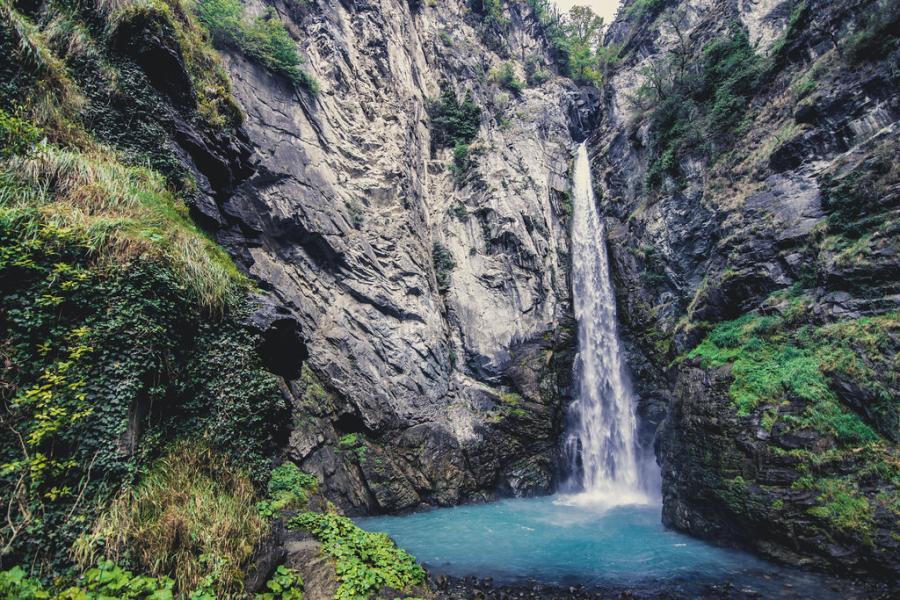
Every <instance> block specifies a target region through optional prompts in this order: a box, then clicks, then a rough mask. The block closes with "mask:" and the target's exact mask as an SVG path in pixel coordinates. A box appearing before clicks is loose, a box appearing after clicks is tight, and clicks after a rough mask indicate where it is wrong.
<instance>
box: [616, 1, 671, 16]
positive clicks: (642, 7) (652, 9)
mask: <svg viewBox="0 0 900 600" xmlns="http://www.w3.org/2000/svg"><path fill="white" fill-rule="evenodd" d="M664 4H665V0H634V2H632V3H631V4H629V5H628V8H626V9H625V15H626V16H627V17H628V18H630V19H643V18H644V17H646V16H648V15H649V16H654V15H656V13H658V12H659V10H660V9H661V8H662V7H663V5H664Z"/></svg>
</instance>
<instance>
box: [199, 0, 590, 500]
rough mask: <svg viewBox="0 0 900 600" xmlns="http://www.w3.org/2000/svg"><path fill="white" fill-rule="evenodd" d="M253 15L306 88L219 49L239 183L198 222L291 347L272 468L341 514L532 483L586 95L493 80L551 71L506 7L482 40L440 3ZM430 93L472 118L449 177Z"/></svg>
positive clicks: (523, 23)
mask: <svg viewBox="0 0 900 600" xmlns="http://www.w3.org/2000/svg"><path fill="white" fill-rule="evenodd" d="M269 6H271V7H272V8H274V9H275V10H276V11H278V13H279V14H280V16H281V17H282V19H283V20H284V21H285V23H286V24H288V27H289V30H290V31H291V33H292V35H294V36H295V38H296V39H297V40H298V43H299V46H300V48H301V54H303V55H304V56H305V57H307V65H305V68H306V69H307V70H308V71H309V72H310V73H311V74H313V75H314V76H315V77H316V79H317V80H318V81H319V82H320V84H321V87H322V89H321V92H320V93H319V94H318V95H316V96H314V95H311V94H309V93H307V92H304V91H297V90H295V89H294V88H293V87H292V86H290V85H289V84H288V83H287V82H286V81H282V80H280V79H279V78H278V77H275V76H273V75H272V74H271V73H269V72H267V71H265V70H263V69H261V68H260V67H258V66H257V65H255V64H254V63H252V62H249V61H248V60H247V59H246V58H245V57H243V56H241V55H239V54H230V55H228V56H227V57H226V58H227V62H228V67H229V72H230V75H231V78H232V81H233V84H234V93H235V96H236V97H237V99H238V100H239V102H240V103H241V104H242V106H243V107H244V109H245V111H246V113H247V117H246V120H245V129H246V132H247V136H248V141H249V143H250V145H251V146H252V147H253V156H252V158H251V162H252V164H253V169H254V174H253V175H252V176H251V177H249V178H248V179H246V180H245V181H244V183H243V184H242V185H241V186H240V187H239V188H238V189H237V190H236V192H235V193H234V194H232V195H230V196H229V197H228V198H227V199H226V200H225V201H224V202H221V203H220V206H219V207H218V210H219V214H213V215H211V216H210V219H211V220H213V221H217V222H218V223H219V224H220V226H219V229H218V233H217V236H218V239H219V240H220V241H221V242H222V243H223V244H225V245H226V247H228V248H229V250H230V251H231V252H232V253H233V254H234V255H236V256H237V257H238V258H239V260H240V261H241V262H242V263H243V265H244V266H245V267H246V269H247V270H248V271H249V273H250V274H251V276H252V277H253V278H254V279H255V280H256V281H258V282H259V284H260V286H261V287H263V288H264V290H265V291H266V292H267V293H269V294H271V295H272V296H273V297H274V298H276V299H277V303H278V304H280V306H281V309H282V310H287V311H288V312H289V313H290V314H291V315H292V317H293V318H294V319H295V320H296V322H297V323H298V325H299V327H298V329H299V331H300V332H301V335H302V337H303V342H304V343H305V346H306V348H308V353H309V358H308V360H307V363H306V364H307V368H306V371H305V372H304V374H303V376H302V377H300V378H297V377H296V373H292V372H291V369H290V363H291V359H292V358H293V359H296V362H295V364H296V365H299V362H300V359H301V358H302V357H300V356H290V355H289V356H281V357H279V358H278V361H277V362H278V365H277V366H278V368H279V369H280V371H281V372H282V373H284V374H286V375H287V378H288V380H289V382H288V383H287V384H286V385H285V393H286V394H287V395H289V396H290V397H291V398H293V402H294V405H295V413H294V428H293V433H292V435H291V441H290V448H289V454H290V456H291V458H292V459H294V460H295V461H297V462H298V463H299V464H300V465H301V466H302V467H303V468H304V469H306V470H309V471H312V472H315V473H317V474H319V475H322V476H324V481H325V485H326V488H327V491H328V492H329V493H330V495H331V496H332V497H333V498H335V499H336V500H337V501H338V502H339V503H340V504H341V505H342V507H343V508H344V509H346V510H348V511H351V512H352V511H357V512H361V511H366V512H369V511H393V510H402V509H409V508H413V507H416V506H418V505H420V504H422V503H429V504H453V503H457V502H461V501H465V500H472V499H479V498H490V497H492V496H494V495H496V494H498V493H500V494H517V495H528V494H535V493H545V492H549V491H550V490H551V489H552V484H553V477H554V472H555V462H556V455H557V453H558V438H559V433H560V427H561V422H562V418H561V417H562V413H563V407H564V405H565V403H566V401H567V398H568V388H569V382H568V379H569V376H570V370H571V361H572V346H573V337H572V330H571V325H572V323H571V320H572V317H571V307H570V297H569V288H568V282H567V265H568V242H567V237H568V236H567V223H566V216H567V204H566V202H567V201H566V198H567V194H568V189H569V185H570V184H569V176H568V168H569V163H570V154H571V151H572V149H573V136H575V137H584V135H586V132H587V131H588V130H589V129H590V126H591V124H592V122H593V118H594V111H595V107H596V100H597V99H596V94H595V93H592V92H590V91H588V90H581V89H579V88H577V87H576V86H574V85H573V84H572V83H571V82H569V81H568V80H567V79H564V78H561V77H553V78H551V79H550V80H549V81H547V82H545V83H543V84H542V85H540V86H537V87H528V88H526V89H524V90H523V91H522V92H521V93H515V92H513V91H510V90H505V89H503V88H502V87H501V86H500V84H499V83H497V82H496V81H495V78H494V76H493V75H492V71H493V70H494V69H496V68H497V67H498V66H499V65H500V64H502V63H503V62H504V61H505V60H510V59H517V58H518V59H521V58H522V57H524V56H538V57H540V58H541V59H542V60H545V61H546V62H547V63H548V64H549V62H550V61H549V59H548V58H547V53H546V51H545V49H544V48H543V46H542V44H543V42H542V38H541V37H540V35H538V34H539V32H537V31H536V30H535V29H534V27H535V23H534V22H533V21H532V20H531V18H530V17H528V16H527V15H525V16H523V13H520V11H523V10H524V9H523V8H522V7H519V6H518V5H514V6H513V7H512V8H510V9H509V12H508V15H507V16H508V17H509V18H510V19H511V25H510V32H509V33H508V35H507V36H505V37H504V38H503V39H494V42H493V46H494V47H495V48H496V49H495V50H488V49H487V43H486V39H487V38H486V36H487V33H485V32H484V31H482V29H483V26H482V24H481V20H480V18H479V16H478V15H476V14H474V13H472V12H471V11H470V10H469V9H468V7H467V3H465V2H461V1H447V2H441V3H440V4H439V6H434V7H429V6H424V7H421V8H419V9H416V10H413V9H411V8H410V4H409V3H407V2H405V1H401V0H382V1H381V2H342V3H321V4H315V5H314V4H309V5H302V6H301V5H298V4H297V3H287V4H282V3H280V2H275V3H272V4H269V3H267V4H266V5H265V6H264V5H263V4H256V5H251V7H250V10H251V11H256V12H261V11H262V10H264V8H265V7H269ZM514 64H516V65H517V66H516V68H517V69H519V76H520V77H523V75H522V72H521V68H522V67H521V62H516V63H514ZM446 88H452V89H453V90H455V91H456V92H457V93H458V94H460V96H462V95H464V94H465V93H471V94H472V97H473V98H474V100H475V102H476V103H477V104H478V105H479V106H481V108H482V119H481V124H480V128H479V131H478V135H477V137H476V139H475V141H474V142H473V144H472V145H471V151H470V152H471V157H472V161H473V167H472V168H470V169H468V171H467V172H466V173H464V174H456V173H454V171H453V170H452V169H451V165H452V164H453V158H452V152H451V150H450V149H444V148H435V147H434V144H433V143H432V134H433V132H432V131H431V130H430V128H429V116H428V110H427V106H428V100H429V98H434V97H437V96H438V95H439V94H440V92H441V91H442V90H443V89H446ZM210 212H211V211H210ZM436 245H440V247H441V248H444V249H446V251H447V252H448V253H449V257H450V258H451V262H452V263H453V264H454V265H455V266H454V267H453V268H452V270H451V271H450V272H449V285H448V286H447V287H446V289H439V286H438V283H437V279H436V273H435V265H434V264H433V250H434V248H435V247H436ZM446 275H447V274H444V276H446ZM273 318H274V317H273ZM273 322H274V321H273ZM292 335H293V332H292V331H289V330H286V329H285V328H284V327H282V330H275V331H273V332H272V333H271V334H270V335H269V338H268V339H272V340H273V341H272V345H273V347H274V348H278V347H279V346H278V344H279V340H282V339H289V338H290V337H291V336H292ZM290 380H292V381H290Z"/></svg>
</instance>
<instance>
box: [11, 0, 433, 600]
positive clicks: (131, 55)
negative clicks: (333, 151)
mask: <svg viewBox="0 0 900 600" xmlns="http://www.w3.org/2000/svg"><path fill="white" fill-rule="evenodd" d="M0 16H2V18H0V78H2V79H0V80H2V84H0V402H2V412H0V490H2V492H0V502H2V510H3V514H4V519H3V522H2V524H0V597H3V598H49V597H54V598H56V597H59V598H101V597H102V598H119V597H121V598H155V599H157V600H159V599H164V598H172V597H173V596H176V597H191V598H194V599H195V600H199V599H211V598H216V597H219V598H228V597H245V596H252V594H251V592H257V591H258V592H259V594H258V595H257V596H256V597H257V598H258V599H261V600H274V599H276V598H278V599H288V598H290V599H295V600H296V599H299V598H302V597H303V587H304V582H303V580H302V578H301V576H300V574H299V570H301V569H305V568H306V565H305V564H303V563H297V561H294V563H292V565H291V566H285V565H284V564H283V563H284V562H285V560H286V558H285V557H284V556H281V557H280V559H278V557H275V558H276V559H277V560H274V561H273V560H272V556H271V555H266V553H265V548H266V547H267V544H271V543H272V540H273V539H280V538H283V537H284V534H283V533H282V534H279V533H278V532H279V531H281V532H283V531H284V528H283V526H280V525H277V523H273V520H276V521H277V520H278V519H280V518H281V515H282V514H283V513H284V511H297V510H301V509H302V510H317V511H326V510H329V508H328V506H327V505H326V503H325V501H324V500H323V499H322V498H321V497H319V496H318V495H317V492H316V490H317V487H318V482H317V481H316V479H315V478H314V477H312V476H310V475H308V474H304V473H302V472H300V471H299V470H298V469H297V467H295V466H294V465H293V464H291V463H289V462H288V463H284V464H283V465H281V466H279V467H277V468H275V469H274V470H273V469H272V467H273V465H274V464H275V463H276V461H277V460H278V459H279V457H280V456H281V450H282V449H283V447H284V444H285V442H286V440H287V424H288V423H289V422H290V416H289V412H290V405H289V403H288V402H287V401H286V400H285V396H284V394H283V392H282V390H281V389H280V387H279V386H280V385H283V383H282V382H283V380H282V379H281V376H290V375H291V374H294V373H299V372H300V367H301V361H302V360H303V359H304V358H305V347H304V346H303V343H302V341H301V340H300V339H299V337H298V333H297V324H296V322H294V321H292V320H291V319H289V318H287V317H285V315H283V314H282V313H280V312H279V310H278V309H277V308H276V307H275V306H274V305H273V304H272V303H271V301H270V300H267V299H266V298H265V297H264V296H262V295H259V294H258V293H257V292H256V291H255V290H254V287H253V285H252V284H251V283H250V282H249V280H248V279H247V278H246V277H245V276H244V275H242V274H241V273H240V272H239V271H238V269H237V268H236V267H235V265H234V264H233V263H232V261H231V258H230V257H229V256H228V255H227V254H226V253H225V252H224V251H223V250H222V249H221V248H220V247H219V246H218V245H217V244H216V243H215V242H213V241H212V240H211V239H210V238H209V237H208V236H207V235H206V234H205V233H204V231H203V230H202V229H201V228H200V227H199V226H198V225H197V219H199V220H200V221H201V222H202V219H203V215H202V212H201V211H199V210H197V205H198V203H199V204H202V203H204V202H215V201H217V200H220V199H221V198H222V197H225V196H227V195H228V194H230V193H231V191H232V190H233V189H234V187H235V186H236V185H238V184H239V183H240V182H241V180H242V179H243V178H244V177H246V176H247V175H248V174H249V173H250V172H251V170H252V169H251V166H250V164H249V162H248V160H247V159H248V156H249V147H248V146H247V145H246V143H245V142H244V134H243V132H242V130H241V129H240V124H241V121H242V118H243V115H242V113H241V110H240V109H239V108H238V106H237V104H236V103H235V101H234V100H233V98H232V97H231V93H230V82H229V79H228V77H227V76H226V74H225V72H224V70H223V69H222V67H221V65H220V58H219V55H218V53H217V51H216V50H214V48H213V46H212V44H213V42H215V43H218V44H220V45H221V46H230V47H232V48H237V49H238V50H240V51H244V52H246V53H247V55H248V56H250V57H251V58H252V59H253V60H256V61H258V62H259V63H260V64H262V65H264V66H265V67H266V68H268V69H269V70H270V71H271V73H272V74H273V76H280V77H285V78H287V80H289V81H291V82H292V83H293V84H296V85H298V86H301V87H303V88H305V89H307V90H308V91H313V88H314V87H315V82H314V81H313V80H312V79H311V78H309V77H308V76H305V75H304V74H303V72H302V71H301V70H300V69H299V67H298V65H299V56H298V55H297V53H296V49H295V46H294V43H293V41H292V40H291V38H290V37H289V36H288V34H287V32H286V30H285V29H284V27H283V25H281V22H280V21H279V20H278V19H277V17H275V16H273V15H272V14H264V15H262V16H253V15H249V14H247V13H245V12H244V9H243V5H242V4H241V3H239V2H231V3H229V2H215V1H213V0H211V1H208V2H199V3H194V2H184V3H182V2H180V1H178V0H171V1H167V2H154V1H149V2H143V1H136V2H79V1H73V2H68V1H63V0H59V1H57V0H49V1H46V2H8V1H7V0H3V2H2V3H0ZM220 38H221V39H220ZM309 514H318V513H309ZM331 518H334V519H337V517H331ZM341 534H342V535H347V536H356V538H357V539H358V541H357V544H358V547H357V548H356V550H353V552H356V551H358V552H360V553H363V556H362V557H358V558H356V559H355V560H356V562H355V563H354V568H353V572H352V573H350V574H341V573H337V572H336V571H335V570H334V568H333V567H331V568H330V570H329V569H326V570H325V573H324V575H323V574H321V573H320V574H319V576H318V577H316V576H314V577H312V580H311V582H310V585H311V588H310V589H312V590H315V589H316V586H317V585H331V584H333V585H334V586H336V587H337V586H339V585H340V583H341V582H342V581H344V579H346V578H348V577H356V578H364V579H365V582H366V583H365V586H363V587H360V584H359V583H356V584H353V585H355V586H356V587H355V588H352V589H354V590H357V589H358V590H361V593H362V594H363V595H370V594H373V593H375V592H377V591H379V590H380V589H381V588H382V587H383V586H385V585H392V586H393V587H394V588H402V587H404V586H405V585H406V584H407V583H408V586H409V587H413V586H414V585H417V584H421V583H422V579H423V576H422V572H421V569H420V568H419V567H418V566H417V565H416V564H415V561H414V560H413V559H412V558H411V557H409V556H408V555H406V554H405V553H402V552H401V551H399V550H397V549H396V548H395V547H393V545H392V544H391V543H390V542H389V541H387V540H386V539H385V540H381V539H379V540H369V539H368V538H365V535H364V534H363V533H362V532H361V531H360V530H358V529H356V528H355V527H354V526H352V524H349V523H348V524H345V525H344V526H343V528H342V530H341ZM291 535H292V536H293V539H296V538H297V537H298V536H299V537H304V536H305V537H306V538H309V539H312V538H311V536H310V534H309V533H303V532H302V531H300V530H298V531H297V532H295V533H292V534H291ZM267 540H268V541H267ZM311 543H312V546H311V547H312V548H313V549H314V550H315V551H318V548H319V547H320V545H319V543H318V542H311ZM367 544H368V545H367ZM369 545H371V546H372V547H373V548H376V547H377V549H378V550H379V551H380V552H383V553H387V554H386V556H390V557H395V558H397V557H399V558H401V559H403V560H405V561H406V563H405V564H407V567H406V570H403V569H400V568H399V567H395V565H373V564H370V563H368V562H366V561H367V559H366V557H365V556H366V554H365V553H366V552H368V551H369ZM353 552H350V554H349V556H352V555H353ZM126 568H127V569H130V570H126ZM407 571H408V572H407ZM404 578H405V579H404ZM322 581H324V582H325V583H324V584H323V583H322ZM347 585H350V584H349V583H348V584H347ZM337 589H340V588H339V587H337ZM420 591H423V590H420ZM345 596H347V594H345ZM351 596H352V594H351ZM313 597H315V595H314V596H313ZM347 597H350V596H347ZM352 597H356V596H352Z"/></svg>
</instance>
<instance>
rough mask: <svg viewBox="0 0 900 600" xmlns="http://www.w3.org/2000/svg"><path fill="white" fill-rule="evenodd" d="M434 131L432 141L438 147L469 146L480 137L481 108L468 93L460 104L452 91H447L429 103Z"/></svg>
mask: <svg viewBox="0 0 900 600" xmlns="http://www.w3.org/2000/svg"><path fill="white" fill-rule="evenodd" d="M428 112H429V114H430V116H431V125H432V129H433V135H432V140H433V143H434V144H435V145H436V146H438V147H451V148H452V147H454V146H459V145H467V144H469V143H471V142H472V140H474V139H475V136H476V135H478V128H479V127H480V126H481V108H479V107H478V105H477V104H475V101H474V100H473V99H472V95H471V94H469V93H467V94H466V97H465V99H464V100H463V101H462V102H460V101H459V98H457V96H456V93H455V92H454V91H453V90H452V89H449V88H448V89H445V90H444V91H443V92H441V95H440V97H438V98H437V99H434V100H431V101H429V103H428Z"/></svg>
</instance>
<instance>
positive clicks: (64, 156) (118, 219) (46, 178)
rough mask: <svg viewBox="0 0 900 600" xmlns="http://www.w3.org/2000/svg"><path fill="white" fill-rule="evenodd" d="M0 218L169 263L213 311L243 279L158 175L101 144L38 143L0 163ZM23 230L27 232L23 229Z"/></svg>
mask: <svg viewBox="0 0 900 600" xmlns="http://www.w3.org/2000/svg"><path fill="white" fill-rule="evenodd" d="M0 218H2V219H4V220H12V219H15V220H17V221H19V222H22V220H23V219H24V221H25V222H29V223H31V225H30V226H26V227H25V229H26V230H27V229H28V228H29V227H33V228H34V229H35V231H36V230H37V228H39V227H40V226H41V225H52V226H54V227H56V228H65V229H68V230H72V231H73V232H74V233H76V234H78V237H80V238H82V239H83V243H84V244H86V245H87V246H88V249H89V250H90V251H91V252H93V253H95V254H96V256H97V257H98V258H99V259H102V260H109V261H111V262H114V263H120V264H124V263H127V262H129V261H130V260H133V259H135V258H137V257H144V258H150V259H154V260H161V261H164V262H167V263H168V264H170V265H171V267H172V268H173V270H174V271H175V272H176V273H177V274H178V276H179V279H180V280H181V281H182V282H183V283H184V285H185V286H186V288H187V289H188V290H189V291H190V292H192V293H193V295H194V296H195V297H196V299H197V301H198V302H199V303H200V304H201V305H202V306H203V307H204V308H206V309H209V310H211V311H213V312H221V311H222V310H223V309H224V307H225V305H226V304H227V302H228V300H229V298H230V295H231V294H232V293H234V292H236V291H238V290H240V289H241V288H245V287H246V285H247V280H246V278H244V277H243V276H242V275H241V274H240V273H239V272H238V270H237V269H236V267H235V266H234V263H233V262H232V261H231V260H230V258H229V257H228V256H227V254H226V253H225V252H224V251H223V250H222V249H221V248H220V247H219V246H217V245H216V244H215V242H213V241H212V240H211V239H209V238H208V237H207V236H206V235H205V234H204V233H203V232H202V231H201V230H200V229H199V228H198V227H197V226H196V225H195V224H194V223H193V222H192V221H191V219H190V216H189V215H188V212H187V208H186V207H185V205H184V204H183V203H182V202H180V201H179V199H178V198H177V197H176V196H175V194H174V193H173V192H172V191H170V190H169V189H168V188H167V187H166V184H165V180H164V178H163V177H162V175H160V174H159V173H157V172H155V171H153V170H151V169H147V168H143V167H129V166H125V165H123V164H122V163H120V162H118V161H117V160H116V157H115V155H114V154H113V153H112V152H111V151H109V150H107V149H104V148H102V147H99V148H97V149H95V150H94V151H92V152H90V153H86V152H79V151H75V150H69V149H65V148H59V147H56V146H51V145H46V146H44V147H42V148H40V149H39V150H38V151H36V152H32V153H30V154H26V155H24V156H12V157H10V158H8V159H7V160H6V161H5V162H3V163H0ZM23 235H28V233H27V231H25V232H23Z"/></svg>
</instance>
